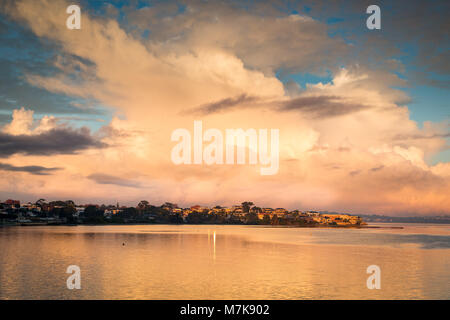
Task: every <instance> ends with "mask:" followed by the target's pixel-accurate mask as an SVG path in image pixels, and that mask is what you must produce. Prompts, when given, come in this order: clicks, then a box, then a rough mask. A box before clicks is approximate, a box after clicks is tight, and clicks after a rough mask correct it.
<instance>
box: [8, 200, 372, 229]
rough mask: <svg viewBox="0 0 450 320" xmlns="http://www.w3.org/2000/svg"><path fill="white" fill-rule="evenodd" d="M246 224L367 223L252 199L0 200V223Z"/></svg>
mask: <svg viewBox="0 0 450 320" xmlns="http://www.w3.org/2000/svg"><path fill="white" fill-rule="evenodd" d="M152 223H154V224H249V225H286V226H301V227H320V226H333V227H357V226H362V225H365V224H366V223H365V222H364V221H363V219H362V218H361V217H359V216H355V215H350V214H335V213H333V214H331V213H330V214H329V213H320V212H317V211H299V210H293V211H289V210H286V209H284V208H275V209H273V208H260V207H257V206H256V205H255V204H254V203H253V202H242V203H241V204H240V205H234V206H232V207H222V206H215V207H204V206H199V205H195V206H192V207H189V208H180V207H178V205H177V204H174V203H169V202H166V203H164V204H163V205H161V206H155V205H151V204H150V203H149V202H148V201H145V200H143V201H140V202H139V203H138V205H137V206H136V207H127V206H120V205H119V203H117V204H116V205H97V204H86V205H77V204H75V202H74V201H72V200H67V201H49V202H46V200H45V199H39V200H38V201H36V202H34V203H31V202H28V203H21V202H20V201H19V200H12V199H8V200H6V201H3V202H1V201H0V224H1V225H24V226H26V225H64V224H66V225H77V224H152Z"/></svg>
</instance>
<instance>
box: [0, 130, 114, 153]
mask: <svg viewBox="0 0 450 320" xmlns="http://www.w3.org/2000/svg"><path fill="white" fill-rule="evenodd" d="M105 146H106V145H105V144H104V143H102V142H100V141H97V140H96V139H95V138H94V137H92V136H91V134H90V130H89V129H87V128H85V127H83V128H81V129H70V128H56V129H52V130H49V131H46V132H42V133H40V134H35V135H25V134H22V135H11V134H8V133H3V132H0V157H9V156H11V155H14V154H25V155H43V156H49V155H54V154H74V153H77V152H78V151H81V150H85V149H89V148H103V147H105Z"/></svg>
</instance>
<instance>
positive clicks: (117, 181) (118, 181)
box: [88, 173, 141, 188]
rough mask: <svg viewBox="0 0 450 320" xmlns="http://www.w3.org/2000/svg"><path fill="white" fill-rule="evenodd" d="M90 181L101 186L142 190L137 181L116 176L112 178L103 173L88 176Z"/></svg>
mask: <svg viewBox="0 0 450 320" xmlns="http://www.w3.org/2000/svg"><path fill="white" fill-rule="evenodd" d="M88 179H91V180H93V181H95V182H96V183H99V184H113V185H118V186H122V187H130V188H140V187H141V184H140V183H139V182H137V181H133V180H129V179H123V178H120V177H116V176H111V175H108V174H102V173H94V174H91V175H89V176H88Z"/></svg>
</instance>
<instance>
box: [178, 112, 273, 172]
mask: <svg viewBox="0 0 450 320" xmlns="http://www.w3.org/2000/svg"><path fill="white" fill-rule="evenodd" d="M171 140H172V141H178V144H177V145H175V146H174V147H173V149H172V152H171V159H172V162H173V163H174V164H176V165H180V164H186V165H190V164H197V165H200V164H206V165H212V164H218V165H221V164H227V165H230V164H238V165H239V164H240V165H242V164H246V154H247V153H248V164H251V165H256V164H257V163H258V162H259V164H260V165H261V168H260V173H261V175H274V174H276V173H277V172H278V169H279V129H270V147H269V129H259V130H258V131H257V130H255V129H247V130H244V129H226V130H225V139H224V135H223V133H222V131H220V130H219V129H215V128H210V129H207V130H205V132H203V122H202V121H201V120H197V121H194V135H193V138H192V135H191V132H190V131H189V130H187V129H184V128H179V129H176V130H174V131H173V132H172V136H171ZM204 142H206V143H207V144H205V146H204ZM247 142H248V143H247ZM192 150H193V151H194V152H193V156H192ZM235 150H236V156H235ZM247 150H248V152H247Z"/></svg>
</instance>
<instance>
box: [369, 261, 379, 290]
mask: <svg viewBox="0 0 450 320" xmlns="http://www.w3.org/2000/svg"><path fill="white" fill-rule="evenodd" d="M366 272H367V274H370V276H369V277H368V278H367V282H366V285H367V289H371V290H372V289H381V269H380V267H379V266H377V265H374V264H372V265H370V266H368V267H367V270H366Z"/></svg>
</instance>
